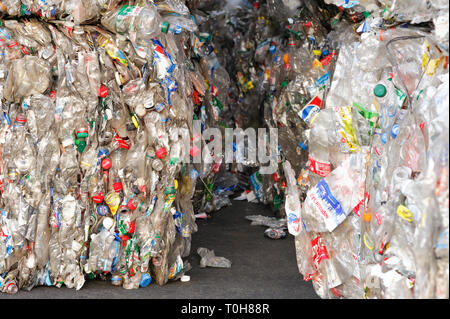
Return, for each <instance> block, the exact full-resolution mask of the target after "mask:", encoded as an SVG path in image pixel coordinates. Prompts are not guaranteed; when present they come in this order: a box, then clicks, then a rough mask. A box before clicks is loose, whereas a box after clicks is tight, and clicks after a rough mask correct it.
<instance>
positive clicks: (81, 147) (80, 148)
mask: <svg viewBox="0 0 450 319" xmlns="http://www.w3.org/2000/svg"><path fill="white" fill-rule="evenodd" d="M76 142H77V141H75V143H76ZM85 148H86V141H80V140H78V145H77V149H78V152H80V153H83V151H84V149H85Z"/></svg>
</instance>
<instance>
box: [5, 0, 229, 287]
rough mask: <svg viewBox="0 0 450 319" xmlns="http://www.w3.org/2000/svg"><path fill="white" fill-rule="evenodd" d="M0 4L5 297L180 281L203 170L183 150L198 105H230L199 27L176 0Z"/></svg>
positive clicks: (99, 0) (13, 2)
mask: <svg viewBox="0 0 450 319" xmlns="http://www.w3.org/2000/svg"><path fill="white" fill-rule="evenodd" d="M0 4H1V5H0V12H1V16H2V19H1V20H0V50H1V55H0V98H1V106H2V120H1V126H0V162H1V165H0V180H1V197H0V208H1V216H0V229H1V231H0V290H1V291H2V292H7V293H16V292H17V291H18V290H19V289H24V290H30V289H32V288H33V287H35V286H38V285H47V286H52V285H55V286H57V287H60V286H62V285H63V284H64V285H65V286H67V287H70V288H72V287H74V288H76V289H80V288H81V287H82V286H83V284H84V282H85V280H86V279H93V278H100V279H104V280H111V282H112V284H114V285H118V286H123V287H124V288H127V289H135V288H138V287H145V286H147V285H148V284H149V283H150V282H151V281H152V278H153V281H155V282H156V283H157V284H160V285H161V284H165V283H166V282H167V281H168V280H169V279H178V278H179V277H180V276H182V275H183V273H184V272H185V271H187V270H188V269H189V265H188V264H184V262H183V258H184V257H186V256H188V255H189V254H190V242H191V234H192V233H194V232H195V231H196V230H197V226H196V224H195V217H194V210H193V206H192V201H191V198H192V197H193V195H194V191H195V187H196V182H197V177H198V176H199V171H203V170H206V168H203V167H201V165H200V166H199V165H197V169H195V168H194V166H193V165H192V164H190V161H189V158H190V157H189V156H193V157H195V154H193V153H194V152H193V148H189V147H188V148H186V147H185V145H186V144H185V143H183V142H182V141H186V139H187V141H189V139H190V138H191V136H193V134H192V132H193V128H192V119H193V118H194V114H197V115H198V114H199V112H202V110H200V109H199V108H198V103H197V101H198V100H205V101H206V104H207V106H208V107H209V108H210V107H211V105H212V103H213V102H214V98H215V97H217V96H219V97H222V96H227V92H226V90H222V87H221V85H222V86H223V85H226V84H220V83H219V84H217V85H216V84H215V83H214V80H215V78H214V77H211V76H210V75H208V72H207V71H208V66H207V64H205V59H204V58H202V57H203V55H202V54H204V52H203V53H202V52H201V49H202V48H201V46H200V45H199V41H200V42H201V35H198V34H197V33H198V32H197V31H198V30H197V24H196V18H195V16H194V15H191V13H190V11H189V9H188V7H187V6H186V5H185V3H184V1H180V0H163V1H145V0H144V1H117V0H109V1H105V0H92V1H84V0H83V1H81V0H80V1H25V0H23V1H2V2H1V3H0ZM208 63H209V62H208ZM217 87H220V88H221V90H220V92H219V91H218V90H217ZM209 111H210V110H209ZM188 145H189V144H188ZM186 158H187V159H188V160H185V159H186Z"/></svg>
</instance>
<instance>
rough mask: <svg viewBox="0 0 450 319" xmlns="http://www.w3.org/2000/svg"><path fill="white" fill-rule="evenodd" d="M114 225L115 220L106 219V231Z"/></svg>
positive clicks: (104, 222) (104, 221) (104, 225)
mask: <svg viewBox="0 0 450 319" xmlns="http://www.w3.org/2000/svg"><path fill="white" fill-rule="evenodd" d="M113 225H114V220H113V219H112V218H109V217H106V218H105V219H104V220H103V227H105V228H106V229H111V227H112V226H113Z"/></svg>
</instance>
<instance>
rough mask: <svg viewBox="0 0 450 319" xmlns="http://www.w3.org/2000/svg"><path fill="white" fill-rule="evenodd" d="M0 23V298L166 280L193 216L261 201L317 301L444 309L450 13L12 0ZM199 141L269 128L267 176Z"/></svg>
mask: <svg viewBox="0 0 450 319" xmlns="http://www.w3.org/2000/svg"><path fill="white" fill-rule="evenodd" d="M0 15H1V20H0V22H1V23H0V50H1V55H0V99H1V106H2V120H1V126H0V181H1V197H0V208H1V216H0V229H1V231H0V290H1V291H3V292H8V293H15V292H17V290H18V289H27V290H29V289H31V288H33V287H34V286H37V285H55V286H58V287H59V286H61V285H63V284H64V285H66V286H68V287H75V288H77V289H80V288H81V287H82V286H83V284H84V282H85V279H86V278H87V279H92V278H101V279H110V280H111V282H112V283H113V284H115V285H123V287H124V288H138V287H139V286H147V285H148V284H149V283H150V281H151V280H152V278H153V279H154V281H155V282H156V283H158V284H164V283H166V282H167V281H168V280H169V279H179V278H180V277H181V276H183V274H184V273H185V272H186V271H187V270H189V268H190V265H189V264H188V263H186V262H184V261H183V258H185V257H186V256H188V255H189V254H190V239H191V234H192V233H194V232H195V231H197V226H196V224H195V218H204V217H205V216H207V215H206V214H205V213H208V214H209V213H211V212H213V211H215V210H218V209H221V208H222V207H225V206H228V205H231V203H232V201H231V199H232V197H233V196H234V195H235V194H236V193H238V194H240V196H239V197H238V198H237V199H241V200H242V199H244V200H248V201H251V202H254V201H257V202H261V203H263V204H270V205H271V206H272V208H273V211H274V213H275V215H276V217H277V218H274V217H272V218H270V217H267V216H266V217H263V216H257V215H255V216H248V219H249V220H251V221H252V224H253V225H264V226H266V227H270V228H269V229H267V230H266V233H265V234H266V236H267V237H269V238H282V237H284V236H285V235H286V234H285V230H286V227H287V230H288V232H289V233H290V234H291V235H293V236H295V246H296V253H297V262H298V268H299V271H300V273H301V274H302V275H303V276H304V279H305V280H307V281H311V282H312V284H313V286H314V288H315V290H316V292H317V294H318V295H319V296H320V297H322V298H448V297H449V285H448V278H449V259H448V258H449V256H448V255H449V248H448V229H449V225H448V210H449V200H448V198H449V191H448V185H449V177H448V171H449V155H448V154H449V134H448V132H449V124H448V112H449V98H448V86H449V79H448V51H449V47H448V45H449V34H448V26H449V4H448V2H447V1H444V0H434V1H426V0H419V1H416V0H360V1H350V0H264V1H263V0H228V1H219V0H210V1H200V0H189V1H181V0H163V1H157V0H155V1H150V0H148V1H144V0H142V1H119V0H91V1H85V0H76V1H57V0H54V1H32V0H21V1H19V0H15V1H1V2H0ZM192 120H194V122H193V121H192ZM208 128H219V129H220V130H222V136H225V134H223V131H224V129H226V128H240V129H243V130H245V129H247V128H252V129H255V130H257V129H258V128H272V129H274V128H275V129H277V130H278V142H279V144H278V150H277V154H275V155H276V157H277V159H278V168H277V171H276V172H275V173H273V174H263V173H262V170H261V169H260V168H261V167H260V163H258V162H257V161H255V160H253V159H249V158H247V159H246V160H245V161H244V162H241V163H234V164H224V155H223V154H222V153H221V152H216V149H214V148H213V145H214V142H215V141H214V140H213V139H211V138H210V137H208V136H203V135H204V134H203V133H204V132H205V131H206V130H207V129H208ZM186 139H187V140H189V141H190V142H192V144H189V145H190V146H189V147H186V144H185V143H183V141H185V140H186ZM244 145H245V143H242V144H241V143H238V141H236V143H233V151H234V154H235V156H236V154H238V153H241V152H245V150H242V149H239V147H244ZM199 154H201V155H199ZM272 155H273V154H272ZM205 156H210V157H212V158H213V161H212V162H208V163H206V161H205V160H204V159H205ZM198 157H201V158H200V160H196V158H197V159H198ZM184 159H189V160H187V161H186V160H184ZM194 211H195V213H198V214H197V215H194ZM198 253H199V254H200V255H201V257H202V258H211V260H215V259H214V258H216V259H217V258H222V257H216V256H215V255H214V253H213V251H209V250H207V249H205V248H202V249H200V251H199V252H198ZM205 260H206V259H205ZM215 264H216V262H212V263H210V265H215ZM208 265H209V264H208V263H207V262H206V261H204V262H203V263H202V266H208ZM228 266H230V265H229V264H227V267H228Z"/></svg>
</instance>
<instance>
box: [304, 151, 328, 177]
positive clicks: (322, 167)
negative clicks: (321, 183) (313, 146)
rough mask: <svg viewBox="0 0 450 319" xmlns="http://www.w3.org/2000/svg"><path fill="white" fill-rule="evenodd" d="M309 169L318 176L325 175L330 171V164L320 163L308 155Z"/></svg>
mask: <svg viewBox="0 0 450 319" xmlns="http://www.w3.org/2000/svg"><path fill="white" fill-rule="evenodd" d="M309 171H310V172H312V173H314V174H317V175H319V176H322V177H326V176H328V174H330V173H331V164H330V163H320V162H318V161H316V160H315V159H313V158H312V157H311V156H309Z"/></svg>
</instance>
